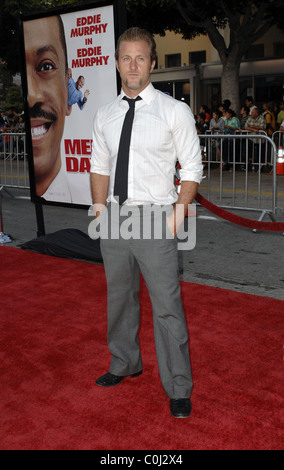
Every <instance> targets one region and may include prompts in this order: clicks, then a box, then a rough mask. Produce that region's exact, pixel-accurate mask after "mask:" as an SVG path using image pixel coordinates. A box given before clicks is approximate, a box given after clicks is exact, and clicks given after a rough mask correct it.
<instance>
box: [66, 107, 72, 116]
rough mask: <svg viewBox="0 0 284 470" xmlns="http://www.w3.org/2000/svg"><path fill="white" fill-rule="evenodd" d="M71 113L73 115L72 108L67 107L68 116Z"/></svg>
mask: <svg viewBox="0 0 284 470" xmlns="http://www.w3.org/2000/svg"><path fill="white" fill-rule="evenodd" d="M71 113H72V106H68V105H67V109H66V116H70V114H71Z"/></svg>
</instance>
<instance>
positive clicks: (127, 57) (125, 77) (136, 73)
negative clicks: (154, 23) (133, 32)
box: [116, 40, 155, 98]
mask: <svg viewBox="0 0 284 470" xmlns="http://www.w3.org/2000/svg"><path fill="white" fill-rule="evenodd" d="M154 66H155V61H152V62H151V58H150V48H149V45H148V44H147V42H146V41H144V40H140V41H122V43H121V44H120V48H119V58H118V60H117V61H116V67H117V70H118V71H119V73H120V77H121V82H122V89H123V91H124V92H125V93H126V95H127V96H129V97H130V98H134V97H135V96H137V95H139V93H140V92H141V91H142V90H144V88H146V87H147V86H148V85H149V83H150V74H151V72H152V70H153V68H154Z"/></svg>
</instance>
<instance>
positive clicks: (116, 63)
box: [115, 60, 119, 72]
mask: <svg viewBox="0 0 284 470" xmlns="http://www.w3.org/2000/svg"><path fill="white" fill-rule="evenodd" d="M115 66H116V68H117V71H118V72H119V66H118V61H117V60H116V61H115Z"/></svg>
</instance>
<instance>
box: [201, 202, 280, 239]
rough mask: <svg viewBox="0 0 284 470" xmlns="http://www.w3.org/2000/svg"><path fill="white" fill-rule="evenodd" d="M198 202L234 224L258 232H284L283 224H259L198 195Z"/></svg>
mask: <svg viewBox="0 0 284 470" xmlns="http://www.w3.org/2000/svg"><path fill="white" fill-rule="evenodd" d="M195 199H196V201H197V202H199V204H201V205H202V206H203V207H205V208H206V209H208V210H209V211H210V212H212V213H213V214H215V215H218V216H219V217H221V218H222V219H225V220H228V221H229V222H232V223H233V224H237V225H242V226H243V227H248V228H251V229H256V230H270V231H273V232H284V223H283V222H259V221H258V220H251V219H247V218H245V217H241V216H239V215H235V214H232V213H231V212H228V211H226V210H225V209H222V208H221V207H218V206H215V204H212V202H210V201H208V200H207V199H205V197H203V196H201V194H199V193H197V195H196V197H195Z"/></svg>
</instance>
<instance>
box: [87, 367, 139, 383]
mask: <svg viewBox="0 0 284 470" xmlns="http://www.w3.org/2000/svg"><path fill="white" fill-rule="evenodd" d="M141 374H142V370H140V371H139V372H136V373H135V374H131V375H114V374H111V373H110V372H107V373H106V374H105V375H102V376H101V377H99V378H98V379H97V380H96V384H97V385H100V386H101V387H113V386H114V385H118V384H119V383H120V382H122V380H123V379H125V377H138V376H139V375H141Z"/></svg>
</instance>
